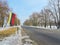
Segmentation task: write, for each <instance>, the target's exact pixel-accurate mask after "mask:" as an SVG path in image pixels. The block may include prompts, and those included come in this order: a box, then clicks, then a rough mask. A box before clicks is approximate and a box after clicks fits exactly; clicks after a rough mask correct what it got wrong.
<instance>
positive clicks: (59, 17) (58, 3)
mask: <svg viewBox="0 0 60 45" xmlns="http://www.w3.org/2000/svg"><path fill="white" fill-rule="evenodd" d="M49 8H50V10H51V11H52V13H53V17H54V19H55V24H57V23H58V21H60V0H49Z"/></svg>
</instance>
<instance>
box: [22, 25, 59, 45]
mask: <svg viewBox="0 0 60 45" xmlns="http://www.w3.org/2000/svg"><path fill="white" fill-rule="evenodd" d="M22 28H23V29H24V30H25V31H26V33H27V34H28V35H29V36H30V37H31V39H33V40H35V41H36V42H37V43H38V45H60V33H59V31H58V32H57V31H54V32H52V31H48V30H46V31H45V30H44V29H40V28H33V27H27V26H22Z"/></svg>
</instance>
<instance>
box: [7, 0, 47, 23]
mask: <svg viewBox="0 0 60 45" xmlns="http://www.w3.org/2000/svg"><path fill="white" fill-rule="evenodd" d="M7 2H8V5H9V7H10V8H11V9H12V12H14V13H16V15H17V17H18V18H19V19H20V21H21V24H23V22H24V21H25V20H26V19H28V18H29V16H30V15H31V14H32V13H33V12H40V11H41V10H42V9H43V8H44V7H45V6H46V5H47V4H48V0H7Z"/></svg>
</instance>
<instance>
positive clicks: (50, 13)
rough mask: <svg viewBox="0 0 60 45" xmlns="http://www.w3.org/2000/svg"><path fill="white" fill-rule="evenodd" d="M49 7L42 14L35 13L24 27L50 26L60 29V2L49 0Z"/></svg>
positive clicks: (58, 0) (59, 0)
mask: <svg viewBox="0 0 60 45" xmlns="http://www.w3.org/2000/svg"><path fill="white" fill-rule="evenodd" d="M48 1H49V3H48V5H47V6H46V7H45V8H43V9H42V10H41V11H40V12H34V13H32V15H30V17H29V19H27V20H26V21H25V22H24V23H23V25H29V26H44V27H46V26H49V25H50V28H51V25H55V26H57V27H58V28H59V27H60V0H48Z"/></svg>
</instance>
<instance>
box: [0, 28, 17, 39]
mask: <svg viewBox="0 0 60 45" xmlns="http://www.w3.org/2000/svg"><path fill="white" fill-rule="evenodd" d="M16 31H17V28H16V27H12V28H8V29H5V30H2V31H0V38H4V37H6V36H10V35H12V34H15V33H16Z"/></svg>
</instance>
